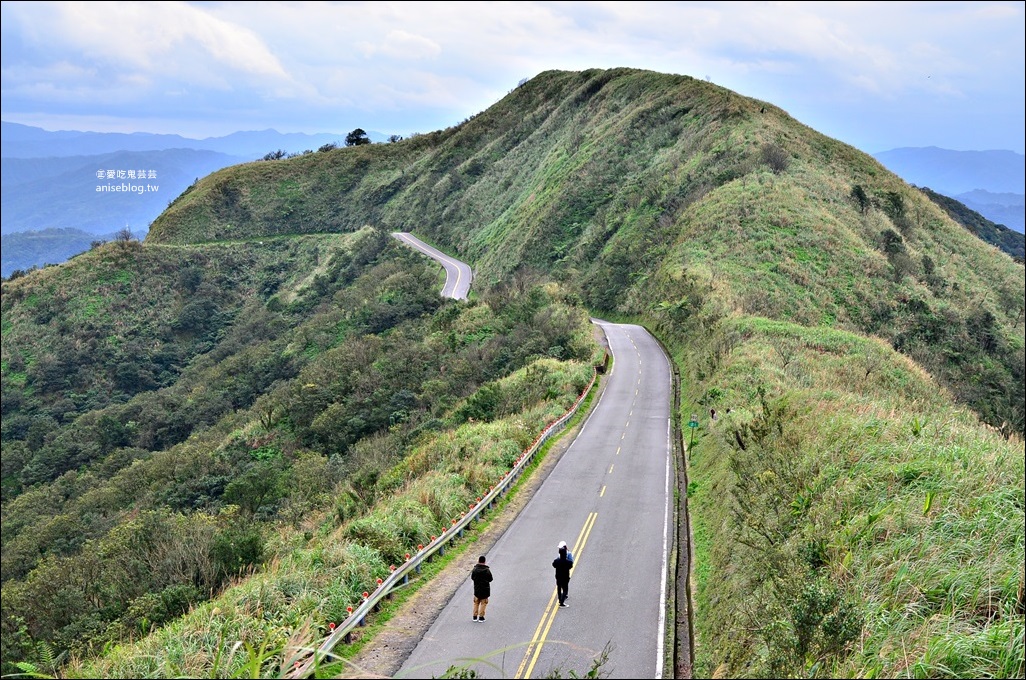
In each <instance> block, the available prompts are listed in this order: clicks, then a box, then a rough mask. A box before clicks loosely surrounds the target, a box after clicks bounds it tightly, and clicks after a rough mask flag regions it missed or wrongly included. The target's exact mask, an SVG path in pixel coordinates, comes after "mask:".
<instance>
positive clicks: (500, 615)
mask: <svg viewBox="0 0 1026 680" xmlns="http://www.w3.org/2000/svg"><path fill="white" fill-rule="evenodd" d="M395 236H396V237H397V238H400V237H403V236H406V237H408V238H404V239H403V240H404V241H405V242H407V243H409V244H410V245H413V246H414V247H417V248H418V249H420V250H421V251H422V252H424V253H426V254H428V255H430V256H431V257H435V259H438V260H439V261H440V262H442V264H443V265H444V266H445V267H446V271H447V272H449V273H450V274H449V277H448V278H449V279H450V282H451V279H452V278H453V276H454V275H453V274H452V272H453V271H464V272H466V271H469V267H467V266H466V265H464V264H462V263H459V262H457V261H454V260H452V259H451V258H448V257H447V256H445V255H443V254H441V253H438V251H437V250H435V249H433V248H430V246H427V245H426V244H423V243H421V242H419V241H416V239H413V238H412V237H409V235H408V234H396V235H395ZM410 239H412V240H410ZM417 244H419V245H417ZM436 253H437V255H436ZM450 267H452V268H453V269H450ZM464 267H465V268H466V269H463V268H464ZM460 276H461V275H458V274H457V275H456V278H457V279H459V278H460ZM447 288H448V283H447ZM453 290H454V291H455V290H456V289H455V288H454V289H453ZM462 294H463V295H464V296H465V295H466V289H463V293H462ZM450 295H452V296H455V293H450ZM593 322H594V323H596V324H598V325H599V326H600V327H601V329H602V330H603V332H604V333H605V335H606V338H607V341H608V344H609V349H610V352H611V354H612V356H613V363H612V370H611V371H610V373H609V375H607V376H606V377H605V378H604V380H605V381H606V383H605V386H604V389H603V390H602V392H601V396H600V397H599V400H598V403H597V404H595V405H594V406H593V407H592V410H591V412H590V414H589V415H588V417H587V419H586V420H585V422H584V423H583V425H582V426H581V428H580V432H579V434H578V435H577V437H576V439H575V440H574V441H573V443H572V444H570V446H569V448H568V449H567V450H566V452H565V453H564V454H563V455H562V457H561V458H560V459H559V462H558V463H557V464H556V465H555V466H554V467H553V468H552V471H551V472H550V473H549V475H548V477H547V478H546V479H545V481H544V482H542V484H541V485H540V487H539V488H538V491H537V492H536V493H535V495H534V496H533V497H532V498H531V500H530V501H528V503H527V504H526V505H525V506H524V508H523V510H522V511H521V513H520V515H519V516H518V517H517V519H516V520H515V521H514V522H513V524H512V525H511V526H510V527H509V529H507V530H506V532H505V533H504V534H503V535H502V536H501V537H500V538H499V539H498V540H497V541H496V542H495V544H494V546H493V547H492V549H491V550H490V551H489V554H488V555H487V559H488V563H489V565H490V566H491V569H492V573H493V575H494V578H495V580H494V581H493V583H492V593H491V598H490V602H489V605H488V609H487V615H486V617H485V618H486V621H484V622H476V621H473V620H472V618H471V614H472V603H473V587H472V583H471V581H470V579H469V574H470V568H471V567H472V566H473V562H474V561H476V557H477V556H476V555H473V556H469V555H468V558H467V559H469V560H470V562H468V564H467V565H466V568H467V576H468V578H467V580H466V581H465V582H464V583H463V585H461V586H460V587H459V588H458V589H457V591H456V593H455V595H454V596H453V598H452V599H451V600H450V601H449V603H448V604H447V605H446V606H445V608H444V609H443V610H442V612H441V614H440V615H439V616H438V617H437V618H436V619H435V621H434V623H433V624H432V625H431V627H430V628H429V629H428V630H427V632H426V633H425V634H424V636H423V638H421V640H420V641H419V643H418V645H417V647H416V648H415V649H414V650H413V652H412V653H411V654H410V655H409V657H408V658H407V659H406V660H405V662H404V663H403V665H402V667H401V669H400V671H399V672H398V673H397V674H396V675H395V677H397V678H423V677H440V676H442V675H443V674H444V673H446V671H447V670H448V669H449V668H450V667H452V666H457V667H463V668H466V669H471V670H473V671H474V673H475V674H476V677H479V678H530V677H536V678H537V677H544V676H547V675H550V674H552V673H554V672H555V673H558V674H559V676H560V677H568V676H569V675H570V674H571V673H572V672H574V673H577V674H578V676H580V677H583V676H584V674H585V673H587V672H588V670H589V669H590V668H591V666H592V663H593V662H594V660H596V659H598V658H600V657H601V656H602V654H603V653H604V652H606V653H607V656H606V659H605V661H604V662H603V664H602V667H601V673H602V676H603V677H613V678H661V677H663V674H664V670H665V669H671V671H670V675H672V664H671V663H669V661H668V659H669V657H670V656H672V651H673V650H672V644H673V633H672V619H671V620H670V622H669V625H670V628H671V630H670V632H669V633H668V632H667V626H668V621H667V590H668V588H670V587H672V578H671V576H670V575H669V573H668V572H669V565H670V555H671V551H672V550H673V547H674V546H673V541H674V536H675V530H674V527H675V522H676V518H675V517H674V510H673V508H674V488H675V479H674V474H675V473H674V466H673V460H672V458H671V456H672V445H671V429H670V410H671V403H672V373H671V367H670V363H669V359H668V358H667V356H666V354H665V352H664V351H663V349H662V347H661V346H660V345H659V343H658V342H657V341H656V340H655V339H654V338H653V337H652V336H651V335H650V334H649V333H648V331H647V330H645V329H644V328H643V327H641V326H637V325H631V324H615V323H609V322H605V321H602V320H598V319H593ZM561 540H565V541H566V542H567V544H568V545H569V546H570V548H571V550H572V552H573V553H574V556H575V567H574V570H573V573H572V577H571V581H570V589H569V593H570V598H569V600H568V601H567V602H568V604H569V605H570V606H569V607H568V608H559V607H558V603H557V601H556V596H555V578H554V570H553V568H552V560H553V559H555V558H556V556H557V550H556V546H557V544H558V543H559V541H561ZM667 645H669V646H670V648H669V649H667Z"/></svg>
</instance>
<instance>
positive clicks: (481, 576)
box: [470, 555, 492, 623]
mask: <svg viewBox="0 0 1026 680" xmlns="http://www.w3.org/2000/svg"><path fill="white" fill-rule="evenodd" d="M470 580H471V581H473V582H474V620H475V621H481V622H482V623H483V622H484V620H485V608H487V607H488V598H489V597H491V595H492V570H491V568H490V567H489V566H488V564H487V563H486V562H485V556H484V555H481V556H480V557H478V558H477V564H475V565H474V568H473V569H471V570H470Z"/></svg>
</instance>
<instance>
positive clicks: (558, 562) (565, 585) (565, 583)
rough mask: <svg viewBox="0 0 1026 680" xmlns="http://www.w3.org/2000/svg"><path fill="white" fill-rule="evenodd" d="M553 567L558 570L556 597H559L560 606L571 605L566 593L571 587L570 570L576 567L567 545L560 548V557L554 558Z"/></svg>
mask: <svg viewBox="0 0 1026 680" xmlns="http://www.w3.org/2000/svg"><path fill="white" fill-rule="evenodd" d="M552 568H553V569H555V570H556V597H558V598H559V606H560V607H569V606H570V605H568V604H567V603H566V593H567V590H568V589H569V588H570V570H571V569H573V568H574V563H573V561H572V560H570V559H568V558H567V549H566V546H563V547H561V548H560V549H559V557H557V558H556V559H554V560H552Z"/></svg>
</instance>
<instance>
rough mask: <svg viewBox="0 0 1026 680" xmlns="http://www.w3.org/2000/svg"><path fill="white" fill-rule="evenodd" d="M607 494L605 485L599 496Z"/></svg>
mask: <svg viewBox="0 0 1026 680" xmlns="http://www.w3.org/2000/svg"><path fill="white" fill-rule="evenodd" d="M605 495H606V487H604V486H603V487H602V490H601V491H599V498H602V497H603V496H605Z"/></svg>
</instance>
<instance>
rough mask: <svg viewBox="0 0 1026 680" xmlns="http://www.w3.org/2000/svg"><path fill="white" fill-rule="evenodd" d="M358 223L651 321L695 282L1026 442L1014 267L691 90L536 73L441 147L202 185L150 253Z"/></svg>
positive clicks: (756, 105) (832, 149)
mask: <svg viewBox="0 0 1026 680" xmlns="http://www.w3.org/2000/svg"><path fill="white" fill-rule="evenodd" d="M368 223H369V224H377V225H381V226H383V227H384V228H386V229H394V230H397V231H401V230H413V231H415V232H416V233H418V234H425V235H427V236H428V237H429V238H430V239H432V240H434V241H435V242H437V243H441V244H445V245H448V246H450V247H452V248H453V250H454V251H455V252H457V253H459V254H460V256H461V257H462V258H463V259H465V260H468V261H472V262H474V263H475V268H476V276H477V277H478V280H479V281H484V282H487V281H491V282H498V281H502V280H504V279H508V278H509V277H510V276H511V275H512V274H513V273H514V272H515V271H517V270H521V269H534V270H538V271H545V272H550V273H552V274H553V275H555V276H557V278H561V279H562V280H571V279H572V280H575V281H576V282H577V283H578V285H580V286H581V290H582V293H583V295H584V299H585V302H586V303H587V304H588V305H589V306H592V307H593V308H596V309H599V310H608V311H619V312H625V313H633V314H641V315H645V316H647V317H651V318H654V319H661V320H670V319H671V318H672V315H673V314H676V315H678V316H680V315H685V316H686V315H687V314H688V313H691V312H692V311H694V310H689V309H682V308H681V304H682V302H681V299H682V298H685V297H687V296H688V295H689V294H691V289H692V288H694V287H696V286H697V287H699V288H702V289H707V290H712V291H714V292H715V294H716V300H717V304H718V305H719V312H718V313H721V314H730V313H745V314H755V315H763V316H769V317H774V318H781V319H784V320H790V321H795V322H798V323H802V324H806V325H820V324H826V325H833V326H837V327H840V328H846V329H851V330H854V331H857V332H860V333H865V334H872V335H879V336H882V337H884V338H887V339H888V340H889V341H890V342H891V343H892V344H893V345H894V346H895V347H896V348H897V349H900V350H902V351H904V352H905V353H907V354H909V355H910V356H912V357H913V358H916V359H917V360H919V361H921V362H922V363H924V365H926V366H927V367H928V368H929V369H930V370H931V371H932V372H934V373H935V374H936V375H937V376H938V377H939V378H940V379H941V380H942V381H944V382H945V383H947V384H949V385H951V386H952V389H953V390H954V391H955V393H956V396H957V397H958V398H960V399H962V400H965V401H966V402H967V403H970V404H973V405H975V406H976V407H977V408H979V409H980V410H981V411H982V412H983V413H984V417H985V418H986V419H987V420H988V421H989V422H991V423H992V424H994V425H995V426H1001V425H1002V424H1003V423H1007V424H1008V425H1009V426H1010V427H1011V428H1012V429H1014V430H1016V431H1019V432H1021V431H1022V429H1023V422H1024V417H1023V409H1024V407H1023V405H1022V402H1023V396H1024V392H1023V388H1022V385H1021V384H1022V378H1023V369H1022V359H1021V355H1019V354H1017V353H1018V352H1021V349H1020V348H1021V347H1022V330H1021V328H1022V315H1023V311H1022V310H1023V300H1022V298H1023V295H1022V279H1023V276H1022V268H1021V266H1017V265H1016V264H1015V263H1014V262H1013V261H1012V260H1011V258H1009V257H1007V256H1002V255H1001V254H1000V253H998V252H997V251H996V249H994V248H993V247H991V246H987V245H985V244H983V243H982V242H981V241H980V240H979V239H977V238H976V237H975V236H973V235H972V234H970V233H969V232H967V231H966V230H965V229H964V228H962V227H961V226H960V225H958V224H957V223H955V222H954V221H952V220H951V219H950V218H949V217H948V216H947V215H946V214H945V213H944V211H942V210H941V209H940V208H939V207H938V206H936V205H934V204H933V203H932V202H930V201H929V200H927V199H926V198H925V197H924V196H923V195H922V194H921V193H920V192H919V191H917V190H915V189H914V188H912V187H910V186H909V185H907V184H906V183H905V182H903V181H902V180H901V179H900V178H898V177H896V176H895V175H893V174H892V173H890V172H889V171H887V170H886V169H884V168H883V167H882V166H881V165H880V164H879V163H878V162H877V161H875V160H874V159H873V158H871V157H870V156H868V155H866V154H863V153H860V152H858V151H857V150H855V149H852V148H851V147H848V146H846V145H844V144H841V143H840V142H837V141H835V140H831V139H829V138H827V137H824V136H823V135H820V134H818V133H816V132H814V131H812V130H810V129H808V128H807V127H805V126H803V125H801V124H800V123H798V122H797V121H794V120H793V119H791V118H790V117H789V116H787V115H786V114H785V113H784V112H783V111H780V110H779V109H776V108H775V107H772V106H771V105H769V104H765V103H762V102H757V101H754V100H750V99H747V98H743V97H738V96H737V95H734V94H732V93H730V92H729V91H727V90H724V89H722V88H718V87H716V86H713V85H710V84H708V83H704V82H701V81H698V80H695V79H691V78H687V77H677V76H666V75H662V74H656V73H651V72H644V71H641V72H639V71H631V70H611V71H586V72H582V73H565V72H551V73H547V74H544V75H543V76H542V77H539V78H536V79H535V80H533V81H530V82H529V83H527V84H526V85H524V86H522V87H520V88H518V89H516V90H514V91H513V92H512V93H510V94H509V95H508V96H507V97H506V98H504V99H503V100H502V101H500V102H499V103H498V104H496V105H495V106H493V107H491V108H490V109H488V110H487V111H485V112H483V113H482V114H480V115H478V116H476V117H474V118H473V119H471V120H468V121H465V122H464V123H462V124H461V125H459V126H457V127H454V128H450V129H448V130H445V131H441V132H436V133H432V134H430V135H424V136H421V137H417V138H415V139H411V140H406V141H404V142H402V143H399V144H390V145H369V146H364V147H360V148H358V149H339V150H335V151H331V152H328V153H323V154H311V155H308V156H305V157H302V158H297V159H292V160H289V161H284V162H283V161H277V162H273V163H267V162H262V163H251V164H246V165H242V166H238V167H236V168H232V169H231V170H229V171H223V172H219V173H215V174H213V175H211V176H209V177H207V178H205V179H204V180H203V181H202V182H200V183H199V184H198V185H197V186H196V187H195V188H194V189H193V190H192V191H190V192H188V193H186V194H184V195H183V196H181V197H180V198H179V199H178V200H177V201H176V202H175V203H173V204H172V205H171V206H170V207H169V208H168V210H167V211H165V212H164V213H163V214H162V215H161V217H160V218H159V219H158V220H156V221H155V222H154V225H153V231H152V232H151V235H150V236H149V237H148V238H149V239H152V240H153V241H154V242H176V243H187V242H192V241H204V240H216V239H221V238H230V237H253V236H256V235H262V234H275V233H295V232H299V233H308V232H321V231H336V230H342V231H348V230H352V229H354V228H356V227H358V226H360V225H363V224H368ZM739 244H744V246H745V247H743V248H739V247H738V245H739ZM685 273H686V276H684V274H685ZM980 300H984V302H983V303H982V304H981V303H979V301H980ZM667 313H669V314H670V315H671V316H667ZM991 336H993V342H992V341H991V340H990V339H988V338H991ZM938 343H940V344H939V346H938ZM995 343H996V344H995ZM991 345H993V347H991ZM999 346H1000V349H998V351H999V352H1001V353H1003V356H1004V359H1002V360H1000V361H998V362H996V363H995V362H990V361H984V360H983V354H982V353H986V352H989V351H990V349H993V348H998V347H999ZM1001 392H1005V393H1006V394H1007V397H1000V396H996V395H995V393H998V394H1000V393H1001ZM995 399H996V400H997V401H998V402H1000V404H994V403H992V402H994V401H995ZM984 402H986V404H985V403H984Z"/></svg>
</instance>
